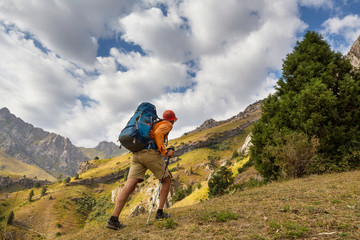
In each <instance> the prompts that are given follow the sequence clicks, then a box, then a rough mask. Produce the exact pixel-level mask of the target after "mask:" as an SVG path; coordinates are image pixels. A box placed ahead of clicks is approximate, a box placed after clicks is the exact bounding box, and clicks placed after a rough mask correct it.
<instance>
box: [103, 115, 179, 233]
mask: <svg viewBox="0 0 360 240" xmlns="http://www.w3.org/2000/svg"><path fill="white" fill-rule="evenodd" d="M176 120H177V118H176V116H175V113H174V112H173V111H171V110H166V111H165V112H164V113H163V121H160V122H157V123H155V125H154V127H153V128H152V129H151V132H150V138H151V139H152V141H150V143H149V144H148V146H146V147H145V148H144V149H142V150H140V151H137V152H134V153H133V157H132V161H131V165H130V170H129V174H128V179H127V181H126V184H125V186H124V188H123V189H122V191H121V192H120V194H119V196H118V197H117V198H116V203H115V209H114V211H113V214H112V216H111V218H110V219H109V220H108V221H107V225H106V227H107V228H111V229H115V230H118V229H120V228H122V227H125V225H124V224H122V223H120V222H119V215H120V213H121V211H122V209H123V208H124V205H125V203H126V202H127V199H128V197H129V196H130V194H131V193H132V192H133V191H134V190H135V187H136V185H137V184H138V183H141V182H143V181H144V176H145V172H146V170H147V169H149V170H150V171H151V172H152V173H153V174H154V175H155V177H156V178H158V179H159V180H161V178H162V175H163V173H164V169H165V162H164V160H163V159H162V156H167V157H169V158H170V157H172V156H173V155H174V153H175V152H174V151H173V150H167V149H166V147H165V140H166V139H167V136H168V134H169V132H170V131H171V129H172V127H173V124H174V123H175V122H176ZM170 183H171V178H170V174H169V172H168V170H166V172H165V173H164V176H163V180H162V183H161V184H162V185H161V189H160V198H159V207H158V210H157V213H156V216H155V218H156V219H161V218H169V217H170V214H168V213H165V212H164V211H163V208H164V205H165V201H166V199H167V196H168V194H169V190H170Z"/></svg>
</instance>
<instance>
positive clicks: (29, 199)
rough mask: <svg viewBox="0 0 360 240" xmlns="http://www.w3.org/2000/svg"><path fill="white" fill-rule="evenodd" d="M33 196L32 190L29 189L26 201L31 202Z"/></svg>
mask: <svg viewBox="0 0 360 240" xmlns="http://www.w3.org/2000/svg"><path fill="white" fill-rule="evenodd" d="M33 196H34V190H32V189H31V191H30V193H29V196H28V201H29V202H31V201H32V198H33Z"/></svg>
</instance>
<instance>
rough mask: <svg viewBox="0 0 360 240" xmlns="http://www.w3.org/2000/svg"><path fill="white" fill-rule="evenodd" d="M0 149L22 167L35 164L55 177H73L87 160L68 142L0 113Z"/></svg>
mask: <svg viewBox="0 0 360 240" xmlns="http://www.w3.org/2000/svg"><path fill="white" fill-rule="evenodd" d="M0 148H1V149H3V151H4V153H6V154H8V155H10V156H12V157H15V158H16V159H18V160H20V161H21V162H24V163H29V164H35V165H37V166H39V167H41V168H42V169H44V170H45V171H47V172H48V173H50V174H52V175H53V176H54V177H57V176H58V175H59V174H63V175H73V174H75V173H76V172H77V169H78V166H79V164H80V162H82V161H87V160H88V158H87V157H86V156H85V155H84V154H83V153H82V152H81V150H80V149H79V148H77V147H76V146H74V145H73V144H72V143H71V141H70V140H69V139H68V138H64V137H62V136H60V135H58V134H55V133H49V132H46V131H44V130H42V129H41V128H35V127H34V126H33V125H31V124H29V123H26V122H24V121H23V120H21V119H20V118H17V117H16V116H15V115H13V114H11V112H10V111H9V109H7V108H2V109H1V110H0Z"/></svg>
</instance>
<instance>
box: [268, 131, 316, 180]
mask: <svg viewBox="0 0 360 240" xmlns="http://www.w3.org/2000/svg"><path fill="white" fill-rule="evenodd" d="M274 141H275V144H276V145H275V146H273V145H269V146H267V147H265V151H267V154H268V155H272V156H276V159H275V162H274V164H275V165H276V166H277V167H278V168H279V169H280V173H279V175H280V176H281V177H284V178H297V177H303V176H304V175H306V174H307V173H309V168H310V166H311V164H312V162H313V161H314V159H315V153H316V151H317V148H318V146H319V140H318V139H317V138H315V137H312V138H310V139H309V137H308V136H307V135H306V134H305V133H301V132H290V133H288V134H286V135H285V136H281V134H277V136H276V137H275V138H274Z"/></svg>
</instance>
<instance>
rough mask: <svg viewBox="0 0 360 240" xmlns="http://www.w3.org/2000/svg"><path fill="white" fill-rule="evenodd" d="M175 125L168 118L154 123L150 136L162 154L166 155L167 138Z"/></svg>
mask: <svg viewBox="0 0 360 240" xmlns="http://www.w3.org/2000/svg"><path fill="white" fill-rule="evenodd" d="M172 127H173V125H172V124H171V123H170V122H169V121H166V120H163V121H161V122H158V123H156V124H155V125H154V127H153V128H152V129H151V132H150V135H149V136H150V138H151V139H154V140H155V143H156V146H157V147H158V149H159V151H160V153H161V155H163V156H166V153H167V150H166V147H165V139H167V137H168V134H169V132H170V131H171V129H172Z"/></svg>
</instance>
